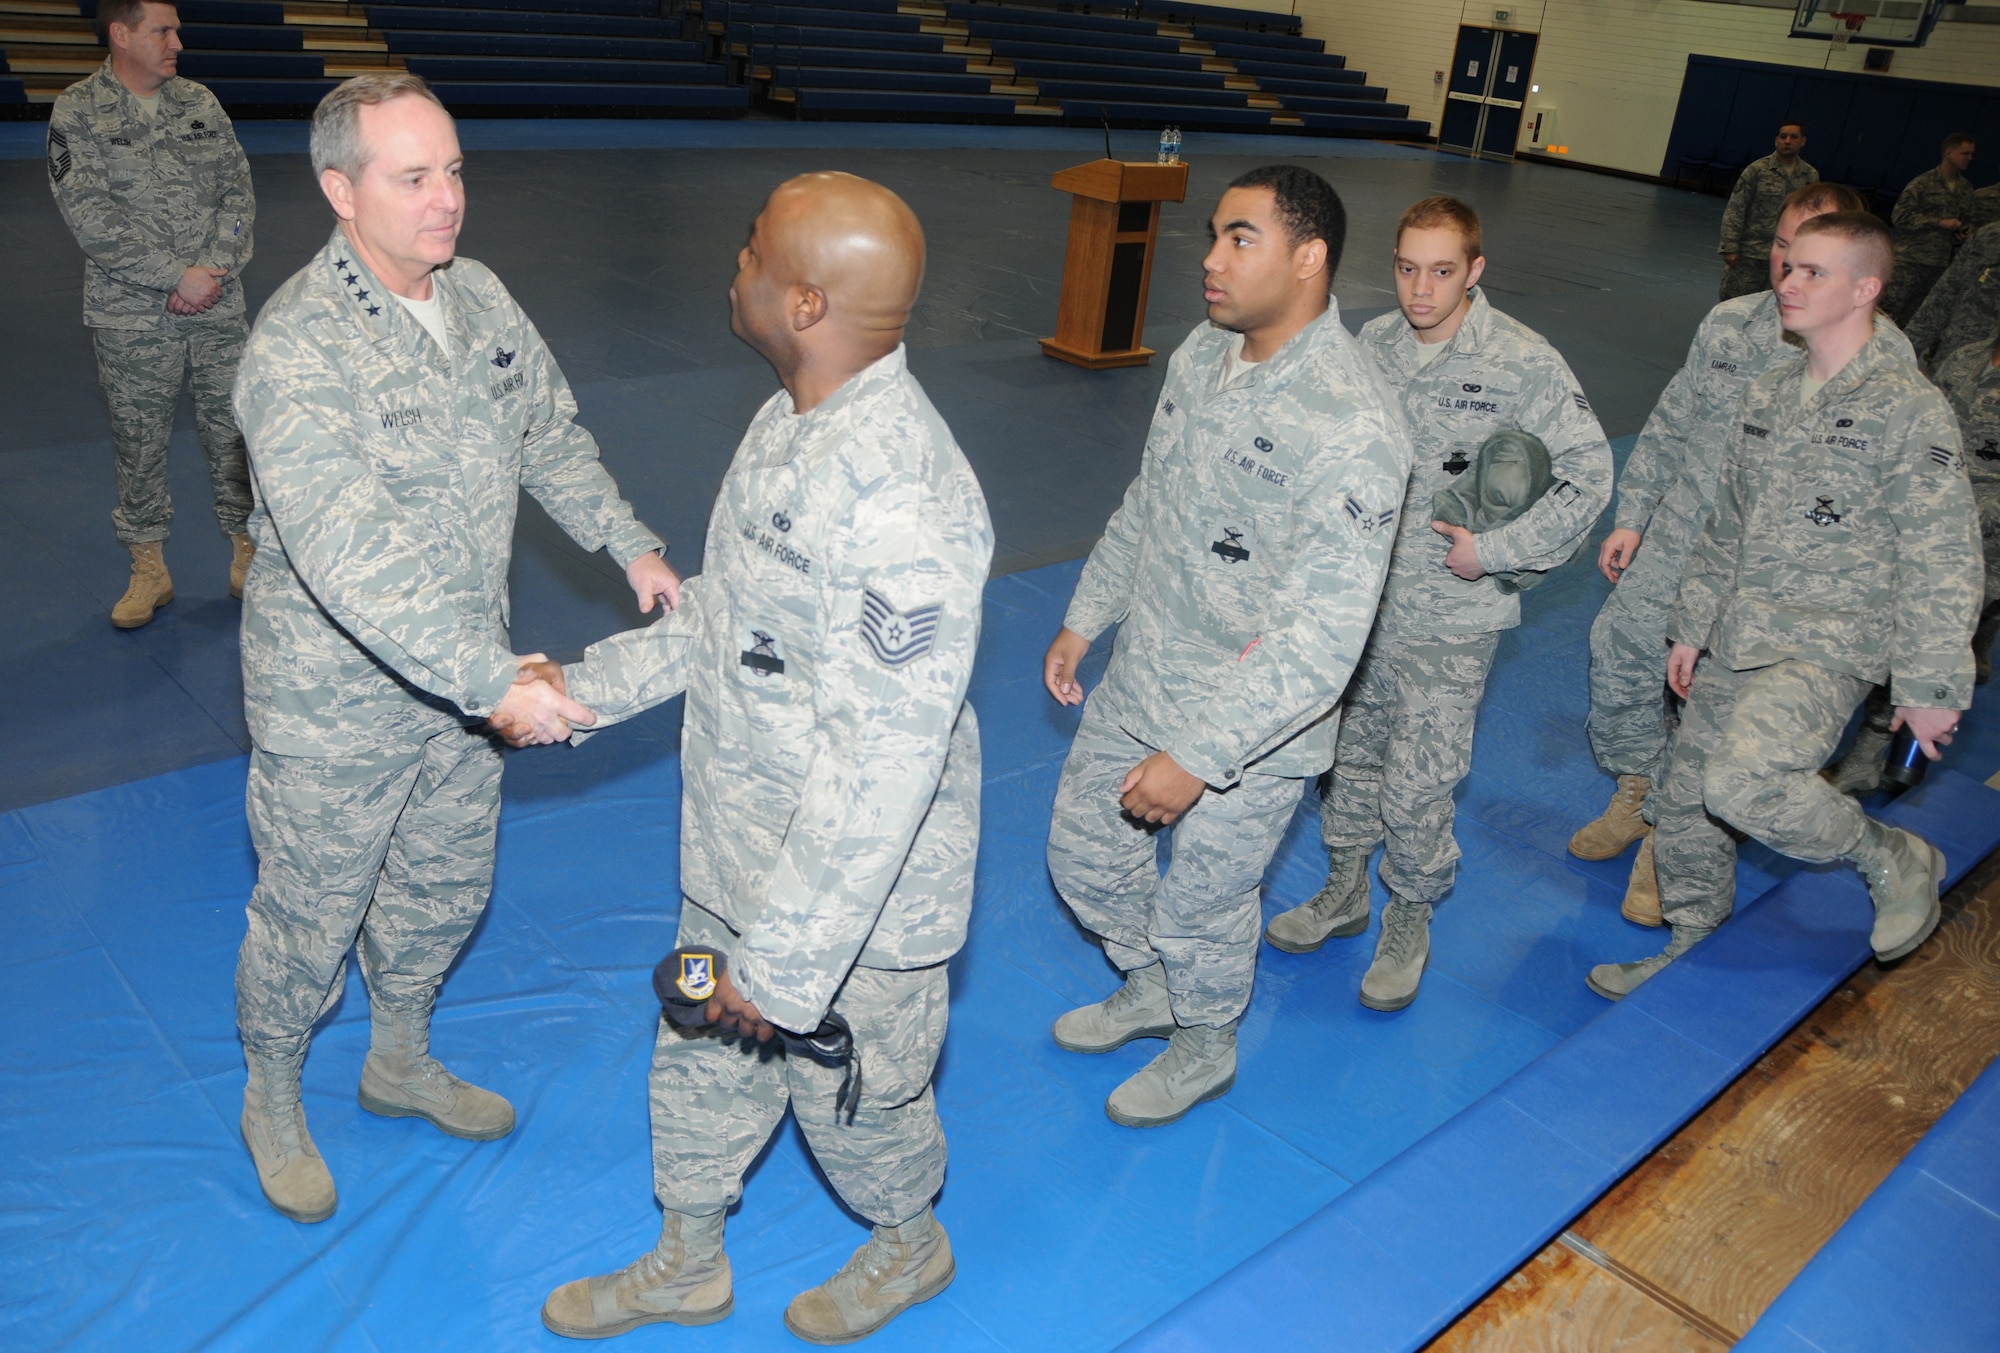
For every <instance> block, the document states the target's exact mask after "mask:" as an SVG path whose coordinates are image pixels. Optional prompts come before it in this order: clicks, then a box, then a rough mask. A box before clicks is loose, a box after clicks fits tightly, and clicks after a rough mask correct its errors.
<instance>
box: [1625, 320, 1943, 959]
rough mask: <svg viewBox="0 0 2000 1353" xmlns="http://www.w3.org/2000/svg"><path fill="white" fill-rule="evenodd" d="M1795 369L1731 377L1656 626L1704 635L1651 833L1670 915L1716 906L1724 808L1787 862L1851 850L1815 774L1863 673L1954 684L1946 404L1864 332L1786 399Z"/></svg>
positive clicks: (1836, 799)
mask: <svg viewBox="0 0 2000 1353" xmlns="http://www.w3.org/2000/svg"><path fill="white" fill-rule="evenodd" d="M1805 370H1806V366H1805V358H1804V355H1803V354H1801V355H1800V356H1797V357H1794V358H1791V359H1789V360H1786V361H1782V362H1778V363H1776V364H1774V365H1773V366H1772V367H1771V368H1770V369H1769V370H1767V371H1766V372H1765V373H1764V374H1763V375H1762V376H1760V377H1758V379H1757V380H1756V381H1755V382H1753V383H1752V385H1751V386H1750V389H1749V390H1748V392H1747V393H1745V395H1744V397H1743V402H1742V404H1741V406H1740V411H1739V413H1738V415H1737V417H1738V431H1737V434H1736V436H1735V437H1734V438H1732V439H1731V443H1730V448H1729V454H1728V458H1727V460H1726V462H1725V464H1724V465H1723V469H1722V475H1721V482H1720V484H1719V486H1718V488H1717V490H1716V498H1715V510H1714V512H1713V513H1712V514H1711V516H1710V517H1709V520H1708V524H1707V526H1706V527H1705V528H1704V529H1703V531H1702V535H1701V539H1700V541H1699V542H1698V543H1697V545H1696V547H1695V551H1694V553H1693V555H1692V556H1691V557H1690V558H1689V560H1688V565H1687V573H1686V577H1685V578H1684V579H1683V580H1682V582H1681V589H1680V596H1679V599H1678V601H1677V602H1676V604H1675V607H1674V614H1673V617H1672V620H1671V621H1670V622H1669V626H1668V633H1669V634H1670V635H1671V636H1672V637H1673V638H1674V639H1675V640H1677V641H1679V642H1683V643H1688V644H1692V645H1694V646H1696V647H1698V648H1701V649H1703V650H1705V654H1704V656H1703V658H1702V660H1701V664H1700V667H1699V668H1698V669H1697V672H1696V676H1695V681H1694V687H1693V692H1692V694H1691V696H1690V697H1689V699H1688V703H1687V708H1686V710H1685V711H1684V712H1683V714H1682V716H1681V726H1680V732H1679V734H1678V736H1677V737H1676V738H1675V741H1674V750H1673V756H1672V759H1671V761H1670V763H1669V765H1668V768H1667V775H1666V779H1665V781H1664V782H1663V784H1662V785H1661V787H1660V789H1659V791H1658V800H1659V802H1658V825H1657V829H1656V830H1655V832H1654V834H1653V853H1654V861H1655V867H1656V868H1657V870H1658V873H1659V880H1660V899H1661V910H1662V913H1663V914H1664V916H1665V917H1666V919H1667V920H1668V921H1669V922H1671V923H1673V924H1675V925H1677V926H1690V927H1695V928H1699V929H1707V928H1712V927H1714V926H1717V925H1720V924H1721V923H1722V922H1723V921H1724V920H1725V919H1727V918H1728V916H1729V914H1730V912H1731V910H1732V909H1733V907H1734V904H1735V891H1736V873H1735V864H1736V842H1735V839H1734V838H1733V837H1732V836H1731V835H1730V833H1729V831H1728V830H1727V828H1726V827H1725V826H1724V825H1723V824H1724V823H1727V824H1729V825H1730V826H1733V827H1736V828H1738V829H1739V830H1741V831H1744V832H1747V833H1749V834H1750V835H1751V836H1754V837H1756V838H1757V839H1758V840H1760V841H1763V842H1764V843H1765V844H1766V845H1768V846H1770V847H1771V848H1772V849H1773V850H1777V851H1781V852H1783V853H1784V854H1787V855H1790V856H1793V857H1795V858H1797V859H1802V860H1811V861H1828V860H1836V859H1840V858H1842V857H1845V856H1847V855H1850V854H1851V853H1852V852H1853V851H1854V849H1855V848H1856V846H1857V845H1858V844H1859V843H1860V841H1861V838H1862V833H1863V828H1864V825H1865V824H1864V819H1863V816H1862V812H1861V808H1860V806H1859V805H1858V804H1856V803H1855V801H1854V800H1853V799H1851V798H1849V797H1847V796H1846V795H1844V794H1841V793H1840V792H1839V791H1838V790H1836V789H1835V788H1834V787H1833V786H1832V785H1830V784H1828V783H1827V782H1826V781H1825V780H1824V779H1822V778H1820V776H1819V774H1818V771H1819V768H1820V767H1821V765H1823V764H1824V763H1825V761H1826V759H1827V757H1828V756H1829V755H1831V753H1832V752H1833V749H1834V747H1835V745H1836V744H1837V743H1838V742H1839V740H1840V735H1841V732H1842V731H1843V730H1844V729H1845V728H1846V726H1847V721H1848V719H1849V717H1850V716H1851V715H1852V714H1853V713H1854V709H1855V706H1856V705H1858V704H1859V703H1860V702H1861V700H1862V698H1863V697H1864V696H1866V695H1867V693H1868V690H1869V687H1870V686H1872V685H1877V684H1880V683H1883V682H1885V681H1886V682H1888V683H1889V685H1890V687H1891V692H1892V699H1893V701H1894V703H1895V704H1898V705H1906V706H1910V707H1912V708H1915V707H1926V706H1927V707H1935V708H1944V709H1963V708H1965V707H1966V705H1967V704H1969V703H1970V702H1971V699H1972V675H1973V674H1972V648H1971V644H1970V640H1971V636H1972V625H1973V618H1974V615H1975V612H1976V611H1977V610H1978V603H1979V592H1980V562H1979V558H1978V551H1979V542H1978V535H1977V528H1976V526H1975V523H1974V521H1973V505H1972V490H1971V486H1970V484H1969V483H1968V481H1967V479H1966V472H1965V468H1964V465H1963V463H1962V461H1961V458H1960V454H1959V438H1958V429H1957V427H1956V426H1955V424H1954V422H1953V419H1952V416H1951V410H1950V407H1949V406H1948V405H1947V404H1946V402H1945V399H1944V396H1942V395H1940V394H1939V393H1938V392H1937V391H1936V390H1935V389H1934V388H1932V386H1931V385H1930V383H1929V382H1928V381H1926V380H1924V378H1923V376H1922V374H1921V373H1920V372H1918V370H1917V369H1916V367H1915V366H1914V365H1913V364H1912V363H1911V362H1910V361H1909V360H1908V359H1907V358H1905V357H1904V356H1903V355H1902V354H1901V353H1900V352H1898V351H1897V349H1896V346H1895V345H1894V344H1893V343H1892V342H1891V341H1890V340H1889V338H1888V337H1887V336H1885V335H1883V334H1881V333H1879V332H1878V333H1877V334H1876V336H1875V337H1874V339H1872V340H1871V341H1870V342H1869V344H1868V345H1867V346H1866V347H1865V348H1863V349H1862V350H1861V352H1860V354H1859V355H1857V356H1856V357H1855V358H1854V359H1853V360H1852V361H1850V362H1849V363H1848V364H1847V366H1846V367H1845V368H1844V369H1843V370H1841V371H1840V372H1839V373H1838V374H1837V375H1835V376H1834V378H1833V379H1832V380H1830V381H1828V382H1827V383H1826V385H1825V387H1824V388H1823V389H1821V390H1820V392H1819V393H1818V394H1816V395H1814V396H1813V397H1812V398H1811V399H1810V400H1807V401H1806V402H1805V403H1804V404H1803V405H1801V403H1800V400H1799V396H1800V393H1801V383H1802V382H1803V380H1804V378H1805ZM1704 804H1705V805H1706V807H1705V808H1704Z"/></svg>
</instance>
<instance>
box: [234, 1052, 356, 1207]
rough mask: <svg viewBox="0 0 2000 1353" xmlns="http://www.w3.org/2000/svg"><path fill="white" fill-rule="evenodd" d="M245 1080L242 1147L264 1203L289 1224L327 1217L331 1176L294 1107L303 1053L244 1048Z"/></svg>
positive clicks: (300, 1109) (299, 1111)
mask: <svg viewBox="0 0 2000 1353" xmlns="http://www.w3.org/2000/svg"><path fill="white" fill-rule="evenodd" d="M243 1060H244V1061H245V1062H246V1063H248V1064H249V1068H250V1079H249V1081H248V1082H247V1083H246V1084H245V1085H244V1087H243V1144H244V1145H245V1146H247V1147H249V1148H250V1160H251V1162H252V1163H253V1164H254V1165H256V1167H257V1183H258V1185H259V1187H261V1188H262V1189H263V1190H264V1197H265V1199H266V1200H267V1201H268V1202H269V1203H270V1204H271V1206H272V1207H274V1208H276V1209H278V1211H279V1212H281V1213H283V1214H284V1215H285V1216H287V1217H290V1218H291V1219H292V1220H293V1221H325V1220H326V1219H327V1218H328V1217H331V1216H332V1215H333V1208H334V1203H335V1195H334V1191H333V1175H332V1174H330V1173H329V1172H328V1171H327V1168H326V1162H325V1161H324V1160H321V1159H320V1154H319V1149H318V1148H317V1147H315V1146H314V1145H313V1139H312V1134H311V1133H309V1132H307V1131H306V1111H305V1108H304V1107H303V1106H302V1105H301V1104H300V1103H299V1070H300V1068H301V1067H302V1066H303V1065H304V1064H305V1060H306V1055H305V1052H304V1051H303V1050H301V1051H299V1052H297V1053H294V1054H293V1055H291V1056H289V1057H277V1056H272V1055H270V1054H268V1053H257V1052H252V1051H250V1050H249V1049H247V1048H246V1049H244V1053H243Z"/></svg>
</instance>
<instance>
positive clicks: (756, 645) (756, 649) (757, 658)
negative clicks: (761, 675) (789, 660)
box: [741, 630, 785, 676]
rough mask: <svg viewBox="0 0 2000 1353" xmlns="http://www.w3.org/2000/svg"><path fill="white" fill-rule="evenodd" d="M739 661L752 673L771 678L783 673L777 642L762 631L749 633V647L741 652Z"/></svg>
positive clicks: (783, 664)
mask: <svg viewBox="0 0 2000 1353" xmlns="http://www.w3.org/2000/svg"><path fill="white" fill-rule="evenodd" d="M741 661H742V663H743V665H744V666H745V667H748V668H749V669H750V670H751V671H753V672H765V673H768V674H769V675H771V676H783V675H784V673H785V660H784V659H783V658H781V657H779V656H778V641H777V640H776V639H774V638H772V637H771V636H770V635H768V634H766V633H764V631H762V630H751V631H750V647H748V648H746V649H744V650H743V656H742V658H741Z"/></svg>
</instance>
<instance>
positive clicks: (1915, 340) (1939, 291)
mask: <svg viewBox="0 0 2000 1353" xmlns="http://www.w3.org/2000/svg"><path fill="white" fill-rule="evenodd" d="M1982 191H1984V190H1983V189H1982ZM1996 323H2000V224H1995V225H1989V226H1985V227H1982V228H1981V229H1980V231H1979V232H1978V233H1977V234H1975V235H1974V236H1973V237H1972V238H1971V239H1969V240H1967V241H1966V242H1965V244H1964V245H1963V246H1962V247H1961V248H1960V249H1959V251H1958V255H1957V256H1956V257H1955V258H1953V259H1952V261H1951V266H1950V267H1949V268H1947V269H1945V272H1944V275H1943V276H1942V277H1940V278H1939V279H1938V280H1937V283H1936V285H1934V286H1933V287H1932V288H1931V289H1930V293H1929V294H1928V295H1926V296H1925V297H1924V303H1923V304H1922V305H1921V306H1919V307H1917V313H1916V316H1915V317H1914V318H1913V319H1911V320H1910V343H1911V345H1912V346H1914V347H1915V348H1916V350H1917V356H1918V358H1919V359H1921V360H1922V362H1923V366H1924V370H1925V371H1927V372H1931V373H1932V374H1936V369H1937V363H1938V362H1939V361H1941V360H1943V359H1944V358H1945V357H1947V356H1949V355H1950V354H1952V353H1954V352H1957V351H1958V350H1959V349H1960V348H1962V347H1964V346H1965V345H1966V344H1967V343H1980V342H1984V341H1986V340H1988V339H1990V338H1992V337H1993V329H1994V325H1995V324H1996Z"/></svg>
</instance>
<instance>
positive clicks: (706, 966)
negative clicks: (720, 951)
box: [674, 949, 715, 1001]
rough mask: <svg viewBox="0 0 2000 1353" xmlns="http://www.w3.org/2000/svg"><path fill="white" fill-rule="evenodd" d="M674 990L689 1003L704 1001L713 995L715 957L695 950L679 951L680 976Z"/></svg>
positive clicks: (675, 981)
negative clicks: (689, 1001)
mask: <svg viewBox="0 0 2000 1353" xmlns="http://www.w3.org/2000/svg"><path fill="white" fill-rule="evenodd" d="M674 988H675V989H676V990H677V991H679V992H680V994H681V995H683V996H685V997H687V998H688V999H689V1000H691V1001H705V1000H707V999H708V998H709V997H711V996H713V995H714V994H715V955H714V954H707V953H701V952H699V951H697V950H690V949H683V950H682V951H681V971H680V975H679V976H678V977H676V978H674Z"/></svg>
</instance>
